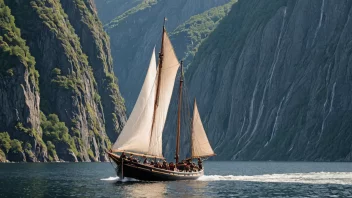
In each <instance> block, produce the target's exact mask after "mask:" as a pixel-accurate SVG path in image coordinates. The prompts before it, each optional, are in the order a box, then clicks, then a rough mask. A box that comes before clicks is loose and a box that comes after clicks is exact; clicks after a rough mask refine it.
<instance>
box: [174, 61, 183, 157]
mask: <svg viewBox="0 0 352 198" xmlns="http://www.w3.org/2000/svg"><path fill="white" fill-rule="evenodd" d="M182 85H183V61H181V75H180V88H179V92H178V112H177V134H176V154H175V158H176V164H177V163H178V158H179V152H180V135H181V107H182Z"/></svg>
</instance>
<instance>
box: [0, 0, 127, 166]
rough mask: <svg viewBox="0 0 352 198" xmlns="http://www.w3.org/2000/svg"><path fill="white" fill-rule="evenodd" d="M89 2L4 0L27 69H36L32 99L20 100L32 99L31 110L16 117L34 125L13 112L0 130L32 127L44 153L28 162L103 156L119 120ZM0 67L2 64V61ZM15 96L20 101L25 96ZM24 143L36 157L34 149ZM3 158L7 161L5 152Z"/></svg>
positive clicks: (105, 45)
mask: <svg viewBox="0 0 352 198" xmlns="http://www.w3.org/2000/svg"><path fill="white" fill-rule="evenodd" d="M91 3H92V2H91V1H90V0H75V1H53V0H45V1H42V0H32V1H26V2H21V3H19V2H17V1H10V0H5V5H6V6H7V7H8V9H9V10H11V14H12V15H13V17H14V20H15V24H16V26H17V27H18V28H20V29H21V32H22V34H21V36H22V37H23V38H24V39H25V40H26V43H27V46H28V47H29V52H30V53H31V54H32V56H33V57H34V58H33V60H34V59H35V62H36V63H35V65H34V63H33V68H34V67H35V69H36V70H37V71H38V73H39V75H37V81H38V79H39V83H37V84H38V85H39V87H38V89H37V90H36V91H37V92H38V93H37V97H32V98H30V99H28V102H26V103H25V104H26V105H27V106H30V104H31V103H33V102H36V103H35V104H37V105H38V106H37V109H36V111H35V112H36V114H33V113H30V115H29V116H28V115H23V119H25V120H28V119H29V118H30V117H31V116H32V117H33V119H35V121H36V123H35V124H36V125H34V126H35V127H36V128H35V127H34V126H32V125H29V124H26V123H25V122H23V123H22V122H20V124H18V123H17V124H16V122H15V121H14V120H16V118H13V117H7V118H6V119H5V120H6V123H15V124H16V125H14V124H9V126H8V127H3V126H4V125H0V131H7V132H8V133H9V134H10V139H13V138H15V137H17V135H18V134H20V133H21V132H27V133H30V132H28V131H33V130H34V129H35V130H36V131H37V132H38V133H35V134H34V135H33V136H35V137H38V138H36V140H38V141H39V140H40V139H43V141H44V142H43V144H44V146H43V147H45V144H46V147H47V149H48V152H47V153H44V154H43V155H42V158H40V159H39V158H37V159H36V160H34V161H55V160H59V159H62V160H65V161H77V160H78V161H106V156H105V155H104V151H105V149H106V148H108V147H110V144H111V141H115V139H116V137H117V135H118V133H119V131H120V130H121V127H122V126H123V125H124V122H125V110H124V104H123V103H124V102H123V99H122V97H121V96H120V93H119V89H118V86H117V80H116V78H115V76H114V73H113V71H112V58H111V56H110V46H109V41H108V37H107V36H106V34H105V32H104V31H103V29H102V25H101V23H100V22H99V20H98V18H97V16H96V12H95V10H94V5H92V4H91ZM28 47H27V50H28ZM0 66H1V68H7V67H8V63H7V62H5V63H2V64H1V65H0ZM6 71H7V70H6ZM30 71H31V70H30ZM6 84H8V83H6ZM15 84H16V83H15ZM16 86H18V85H16ZM39 89H40V97H39ZM5 91H6V92H7V93H8V92H9V90H5ZM27 92H28V91H25V92H24V93H23V95H25V96H26V95H28V93H27ZM9 99H12V100H15V98H11V97H10V98H9ZM34 99H37V100H34ZM15 101H16V102H17V103H18V105H19V106H24V102H22V103H21V102H20V101H18V100H15ZM16 105H17V104H16ZM39 106H40V108H39ZM12 108H13V106H11V105H10V106H4V107H2V108H0V109H1V110H2V111H5V112H6V110H7V109H12ZM8 111H10V110H8ZM40 111H42V113H40ZM23 113H24V112H23V111H20V112H19V114H20V115H21V114H23ZM5 126H6V125H5ZM20 140H21V141H23V143H22V147H23V145H24V146H26V142H24V140H23V138H22V139H20ZM30 144H31V147H32V148H31V149H32V151H33V153H34V155H35V156H38V155H39V153H41V151H40V149H39V150H38V149H37V146H36V144H34V143H30ZM7 158H8V159H9V160H11V159H10V158H11V155H9V156H7ZM14 161H16V160H14ZM27 161H28V160H27Z"/></svg>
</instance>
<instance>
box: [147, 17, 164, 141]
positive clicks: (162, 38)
mask: <svg viewBox="0 0 352 198" xmlns="http://www.w3.org/2000/svg"><path fill="white" fill-rule="evenodd" d="M165 22H166V18H165V17H164V24H163V31H162V36H161V48H160V52H159V68H158V73H157V75H158V82H157V88H156V96H155V103H154V113H153V120H152V129H151V132H153V129H154V124H155V112H156V109H157V108H158V105H159V95H160V81H161V71H162V70H161V69H162V68H163V56H164V54H163V50H164V35H165ZM150 139H152V134H150Z"/></svg>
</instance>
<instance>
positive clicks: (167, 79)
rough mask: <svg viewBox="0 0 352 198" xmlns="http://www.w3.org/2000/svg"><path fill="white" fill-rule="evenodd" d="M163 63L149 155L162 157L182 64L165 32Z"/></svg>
mask: <svg viewBox="0 0 352 198" xmlns="http://www.w3.org/2000/svg"><path fill="white" fill-rule="evenodd" d="M163 34H164V35H163V39H164V40H163V47H162V54H163V59H162V60H163V62H162V69H161V71H158V72H161V73H160V74H159V75H161V79H160V85H159V86H160V92H159V93H160V94H159V98H158V101H157V107H156V110H155V119H154V125H153V129H152V133H151V139H150V146H149V151H148V154H149V155H153V156H157V157H162V133H163V129H164V125H165V120H166V116H167V112H168V109H169V104H170V100H171V95H172V91H173V88H174V83H175V78H176V75H177V70H178V68H179V66H180V63H179V62H178V60H177V57H176V54H175V51H174V49H173V47H172V44H171V41H170V39H169V37H168V35H167V33H166V31H164V33H163Z"/></svg>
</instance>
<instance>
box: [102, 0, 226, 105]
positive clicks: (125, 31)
mask: <svg viewBox="0 0 352 198" xmlns="http://www.w3.org/2000/svg"><path fill="white" fill-rule="evenodd" d="M228 2H230V0H216V1H214V0H207V1H204V0H192V1H190V0H180V1H165V0H159V1H156V0H153V1H143V2H142V3H141V4H139V5H138V6H136V7H134V8H132V9H130V10H128V11H126V12H125V13H124V14H122V15H120V16H119V17H117V18H115V19H114V20H112V21H111V22H110V23H109V24H107V25H106V29H107V31H108V34H109V35H110V38H111V43H112V55H113V57H118V58H119V61H118V65H116V66H115V71H116V73H117V75H118V78H119V79H120V88H121V93H122V95H123V96H124V98H125V99H126V107H127V109H128V110H129V111H130V110H132V108H133V105H134V103H135V101H136V99H137V96H138V94H139V91H140V88H141V86H142V83H143V80H144V76H145V73H146V71H147V67H148V64H149V60H150V56H151V53H152V50H153V47H156V50H157V51H158V50H159V46H160V44H159V42H160V40H161V31H162V24H163V18H164V17H167V23H166V28H167V30H168V32H172V31H173V30H175V29H176V28H177V27H178V26H179V25H181V24H183V23H185V22H186V21H187V20H189V19H190V17H192V16H194V15H197V14H201V13H203V12H205V11H207V10H209V9H211V8H213V7H216V6H220V5H224V4H226V3H228ZM98 11H99V10H98ZM99 12H101V11H99Z"/></svg>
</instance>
